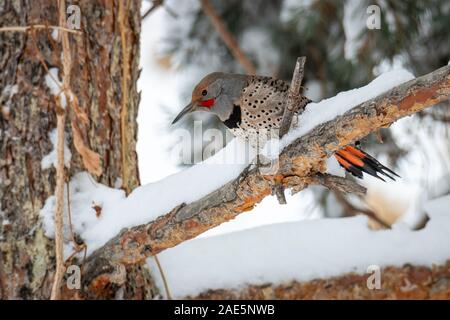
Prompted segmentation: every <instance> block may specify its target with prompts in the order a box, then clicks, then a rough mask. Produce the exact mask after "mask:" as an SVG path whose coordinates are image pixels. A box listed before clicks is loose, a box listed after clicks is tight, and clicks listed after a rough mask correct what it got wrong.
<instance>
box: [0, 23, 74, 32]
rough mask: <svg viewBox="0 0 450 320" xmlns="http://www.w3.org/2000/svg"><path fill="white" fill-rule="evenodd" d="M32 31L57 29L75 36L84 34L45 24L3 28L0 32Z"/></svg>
mask: <svg viewBox="0 0 450 320" xmlns="http://www.w3.org/2000/svg"><path fill="white" fill-rule="evenodd" d="M32 29H55V30H59V31H65V32H69V33H73V34H82V33H83V32H81V31H80V30H75V29H69V28H66V27H61V26H46V25H44V24H34V25H31V26H24V27H22V26H11V27H1V28H0V32H8V31H11V32H27V31H28V30H32Z"/></svg>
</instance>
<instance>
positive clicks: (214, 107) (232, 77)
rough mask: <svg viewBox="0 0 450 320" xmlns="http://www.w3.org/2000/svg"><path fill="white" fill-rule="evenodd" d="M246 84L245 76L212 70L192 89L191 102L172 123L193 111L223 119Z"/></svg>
mask: <svg viewBox="0 0 450 320" xmlns="http://www.w3.org/2000/svg"><path fill="white" fill-rule="evenodd" d="M246 85H247V76H245V75H238V74H228V73H222V72H213V73H210V74H209V75H207V76H206V77H204V78H203V79H202V80H201V81H200V82H199V83H198V84H197V85H196V86H195V88H194V90H193V91H192V98H191V102H190V103H189V104H188V105H187V106H186V107H185V108H184V109H183V110H181V112H180V113H179V114H178V115H177V116H176V117H175V119H174V120H173V121H172V124H174V123H176V122H177V121H178V120H180V119H181V118H182V117H183V116H184V115H186V114H188V113H191V112H195V111H206V112H210V113H213V114H215V115H217V116H218V117H219V119H220V120H221V121H225V120H227V119H228V118H229V117H230V114H231V113H232V112H233V105H234V102H235V101H236V100H237V99H238V98H239V96H240V94H241V91H242V89H243V88H244V87H245V86H246Z"/></svg>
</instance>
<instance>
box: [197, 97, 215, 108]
mask: <svg viewBox="0 0 450 320" xmlns="http://www.w3.org/2000/svg"><path fill="white" fill-rule="evenodd" d="M214 102H215V101H214V99H209V100H205V101H200V105H202V106H203V107H207V108H211V107H212V106H213V105H214Z"/></svg>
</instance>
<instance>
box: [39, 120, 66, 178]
mask: <svg viewBox="0 0 450 320" xmlns="http://www.w3.org/2000/svg"><path fill="white" fill-rule="evenodd" d="M48 136H49V138H50V141H51V142H52V144H53V149H52V151H50V153H49V154H47V155H45V156H44V157H43V158H42V160H41V168H42V170H45V169H49V168H50V167H51V166H52V165H53V166H54V167H55V168H56V163H57V155H56V145H57V144H58V135H57V133H56V129H53V130H52V131H50V133H49V135H48ZM65 137H66V136H65ZM71 159H72V153H71V152H70V149H69V147H68V146H67V139H64V165H65V166H66V168H69V167H70V160H71Z"/></svg>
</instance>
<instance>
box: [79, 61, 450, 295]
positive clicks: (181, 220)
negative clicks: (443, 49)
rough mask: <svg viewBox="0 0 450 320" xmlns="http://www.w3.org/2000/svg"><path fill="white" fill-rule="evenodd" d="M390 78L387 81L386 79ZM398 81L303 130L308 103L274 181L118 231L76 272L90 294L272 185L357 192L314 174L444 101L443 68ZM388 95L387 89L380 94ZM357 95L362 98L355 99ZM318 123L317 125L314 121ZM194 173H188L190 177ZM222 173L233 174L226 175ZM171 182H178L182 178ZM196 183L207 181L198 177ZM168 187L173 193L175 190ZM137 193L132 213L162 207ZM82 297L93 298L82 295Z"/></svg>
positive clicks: (253, 180)
mask: <svg viewBox="0 0 450 320" xmlns="http://www.w3.org/2000/svg"><path fill="white" fill-rule="evenodd" d="M394 75H395V74H391V78H392V77H393V76H394ZM400 78H402V79H400V80H401V81H400V80H399V81H397V83H396V84H397V85H395V84H394V85H395V86H394V85H392V86H391V87H388V88H384V90H382V91H381V92H384V91H385V92H384V93H382V94H380V95H378V96H376V97H373V96H374V95H376V94H378V93H379V90H380V89H379V88H378V89H377V88H376V87H375V86H372V87H370V85H368V86H366V87H363V88H361V89H355V90H352V91H350V92H351V93H352V95H353V96H354V97H356V100H354V101H359V100H358V99H363V100H361V101H364V99H367V97H373V98H371V99H368V100H367V101H365V102H363V103H360V104H358V105H356V106H354V105H353V106H354V107H352V106H350V108H348V107H347V109H342V110H341V111H340V112H338V113H337V114H336V113H335V116H333V117H331V115H330V114H328V115H325V116H324V117H322V118H320V117H319V119H316V120H311V121H310V122H309V123H308V122H305V119H308V117H309V118H311V114H312V113H314V112H312V111H311V110H308V109H309V108H314V106H315V105H316V106H317V105H319V104H322V103H319V104H314V103H311V104H309V105H308V106H307V108H306V110H305V112H304V117H305V118H302V117H301V118H300V119H299V121H300V123H301V126H302V127H303V128H300V129H297V130H294V131H293V132H290V133H288V134H287V135H286V136H285V137H284V138H283V139H282V140H281V143H280V144H281V145H282V146H284V149H283V150H282V152H281V153H280V155H279V171H278V172H277V173H276V174H275V175H272V176H267V175H264V176H262V175H261V174H260V173H259V170H258V169H251V168H249V167H247V168H246V169H245V170H244V171H242V172H241V173H240V174H239V176H238V177H237V178H235V179H234V180H232V181H230V182H228V183H226V184H224V185H223V186H222V187H219V188H218V189H216V190H215V191H213V192H210V193H208V194H206V195H204V196H203V197H202V198H201V199H198V200H195V201H190V202H189V203H187V204H186V203H180V204H179V205H178V206H176V207H174V208H173V209H172V210H170V211H169V212H167V213H166V214H163V215H161V216H159V217H158V218H157V219H155V220H153V221H150V222H148V223H144V224H140V225H137V226H134V227H131V228H124V229H123V230H122V231H121V232H120V233H119V234H118V235H116V236H115V237H114V238H112V239H111V240H109V241H108V242H107V243H106V244H104V245H103V246H102V247H101V248H99V249H97V250H96V251H94V252H93V253H92V254H91V255H90V257H89V258H88V259H87V261H86V264H85V265H84V267H83V273H84V276H83V283H84V285H85V286H89V287H91V289H92V286H93V285H96V288H98V289H99V290H101V289H102V287H103V285H107V284H108V283H116V284H120V283H121V282H122V281H125V279H124V275H123V273H121V272H117V270H122V269H123V267H122V266H123V265H129V264H136V263H142V262H143V261H144V259H145V258H147V257H149V256H152V255H155V254H157V253H158V252H161V251H162V250H165V249H167V248H170V247H173V246H176V245H177V244H180V243H182V242H183V241H186V240H189V239H192V238H194V237H196V236H198V235H199V234H201V233H203V232H204V231H206V230H208V229H211V228H213V227H215V226H218V225H219V224H221V223H223V222H226V221H228V220H231V219H233V218H235V217H236V216H237V215H239V214H241V213H243V212H245V211H249V210H251V209H252V208H253V207H254V206H255V205H256V204H257V203H258V202H260V201H261V200H262V199H263V198H264V197H266V196H268V195H270V194H271V192H272V188H273V187H274V186H275V185H276V184H280V183H281V184H282V185H283V186H284V187H286V188H294V191H297V192H298V191H300V190H302V189H303V188H306V187H307V186H308V185H310V184H323V185H325V186H327V184H328V187H330V186H332V185H334V186H337V187H336V188H339V187H341V188H342V191H347V192H349V191H350V192H363V190H361V189H360V188H358V186H357V185H356V186H355V185H353V186H350V187H349V185H348V184H347V183H343V179H342V181H341V180H339V181H334V180H333V179H336V178H331V179H330V178H328V177H327V176H323V175H321V173H323V172H325V170H326V168H325V167H326V165H325V161H326V159H327V157H329V156H330V155H331V154H333V153H334V152H336V151H338V150H339V149H341V148H343V147H345V146H346V145H348V144H350V143H352V142H354V141H356V140H358V139H361V138H362V137H364V136H366V135H368V134H369V133H371V132H373V131H375V130H377V129H379V128H382V127H386V126H389V125H390V124H391V123H393V122H395V121H396V120H398V119H400V118H402V117H406V116H409V115H412V114H414V113H416V112H418V111H421V110H423V109H425V108H427V107H430V106H432V105H435V104H437V103H439V102H442V101H445V100H447V99H448V98H449V95H450V66H445V67H443V68H440V69H438V70H435V71H433V72H431V73H429V74H427V75H424V76H422V77H419V78H416V79H413V80H410V81H408V82H406V83H403V84H400V85H398V83H402V82H404V81H405V80H406V79H410V78H411V77H410V76H409V77H408V76H406V77H405V76H403V77H400ZM388 80H389V78H387V77H386V78H385V79H380V80H379V81H378V84H379V83H385V82H389V81H388ZM376 81H377V79H376V80H374V82H376ZM394 82H395V81H394ZM392 87H393V88H392ZM389 88H390V90H388V91H386V90H387V89H389ZM377 90H378V93H377ZM347 93H348V92H347ZM361 95H364V96H362V97H361ZM358 96H359V97H358ZM339 100H344V102H348V104H351V101H352V99H349V97H348V96H345V95H344V96H342V94H339V95H337V96H336V97H334V98H330V99H327V100H324V101H325V102H327V104H328V105H327V107H328V109H332V108H334V107H336V106H337V103H338V101H339ZM341 104H342V101H341ZM317 110H319V109H317ZM320 110H324V108H323V106H321V107H320ZM326 110H327V109H325V112H326ZM317 112H322V111H317ZM308 114H309V115H308ZM336 115H337V116H336ZM327 117H330V119H328V118H327ZM316 118H317V117H316ZM311 119H312V118H311ZM320 119H321V120H322V121H319V120H320ZM316 122H317V123H316ZM195 167H197V166H195ZM195 167H194V168H192V169H193V170H194V171H195V170H196V168H195ZM237 168H239V167H234V169H233V170H236V169H237ZM242 168H244V167H242ZM199 171H201V170H200V169H197V172H199ZM225 171H226V170H225ZM218 173H220V171H218ZM227 174H228V175H229V176H230V175H232V174H231V173H229V172H228V173H227ZM318 174H319V175H318ZM177 175H180V176H182V175H183V172H181V173H180V174H177ZM177 175H175V176H172V177H169V178H168V179H172V180H171V181H172V182H174V183H175V184H176V183H179V181H177V179H176V176H177ZM216 178H217V179H218V180H219V181H222V180H223V179H222V180H221V178H220V177H216ZM191 179H192V177H191ZM196 179H206V178H203V177H200V176H197V177H196ZM228 181H229V180H228ZM330 181H331V182H330ZM168 184H169V183H168V182H165V184H164V183H163V184H162V185H160V186H158V187H157V188H156V189H158V188H159V189H160V188H161V187H163V188H164V187H165V188H168V189H166V190H165V192H166V193H170V192H172V191H173V190H172V189H170V186H169V185H168ZM146 187H147V186H144V187H141V188H146ZM172 188H175V185H174V186H172ZM138 189H140V188H138ZM154 189H155V188H150V189H147V190H154ZM169 189H170V190H169ZM183 189H184V191H183V192H184V193H185V194H187V195H185V194H184V195H183V196H184V197H187V198H188V199H190V198H189V197H188V194H189V190H190V189H189V188H183ZM137 191H139V193H140V194H139V195H138V197H137V198H138V199H141V200H143V199H152V200H147V202H144V203H140V208H141V209H139V210H146V211H152V206H156V207H157V208H161V204H158V203H152V201H155V199H157V197H155V196H154V195H150V194H149V195H147V196H143V193H145V190H143V189H140V190H135V191H133V192H132V193H131V194H130V196H129V197H128V198H131V197H133V194H134V193H135V192H137ZM159 192H161V190H159ZM192 192H195V191H192ZM128 198H127V199H128ZM176 198H177V197H173V198H172V201H176V200H174V199H176ZM177 200H179V199H177ZM185 202H187V201H185ZM132 204H133V202H132V201H130V205H132ZM163 207H164V206H163ZM142 208H144V209H142ZM134 209H136V206H134V207H133V206H131V207H129V208H128V209H127V208H126V206H124V207H122V210H125V211H126V212H127V213H126V214H127V215H132V214H130V212H132V211H133V210H134ZM122 213H123V212H122ZM149 215H150V214H149ZM122 216H123V215H122ZM149 220H150V219H149ZM128 226H130V224H129V225H128ZM89 292H91V293H92V292H93V291H92V290H89ZM99 292H100V291H99Z"/></svg>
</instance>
